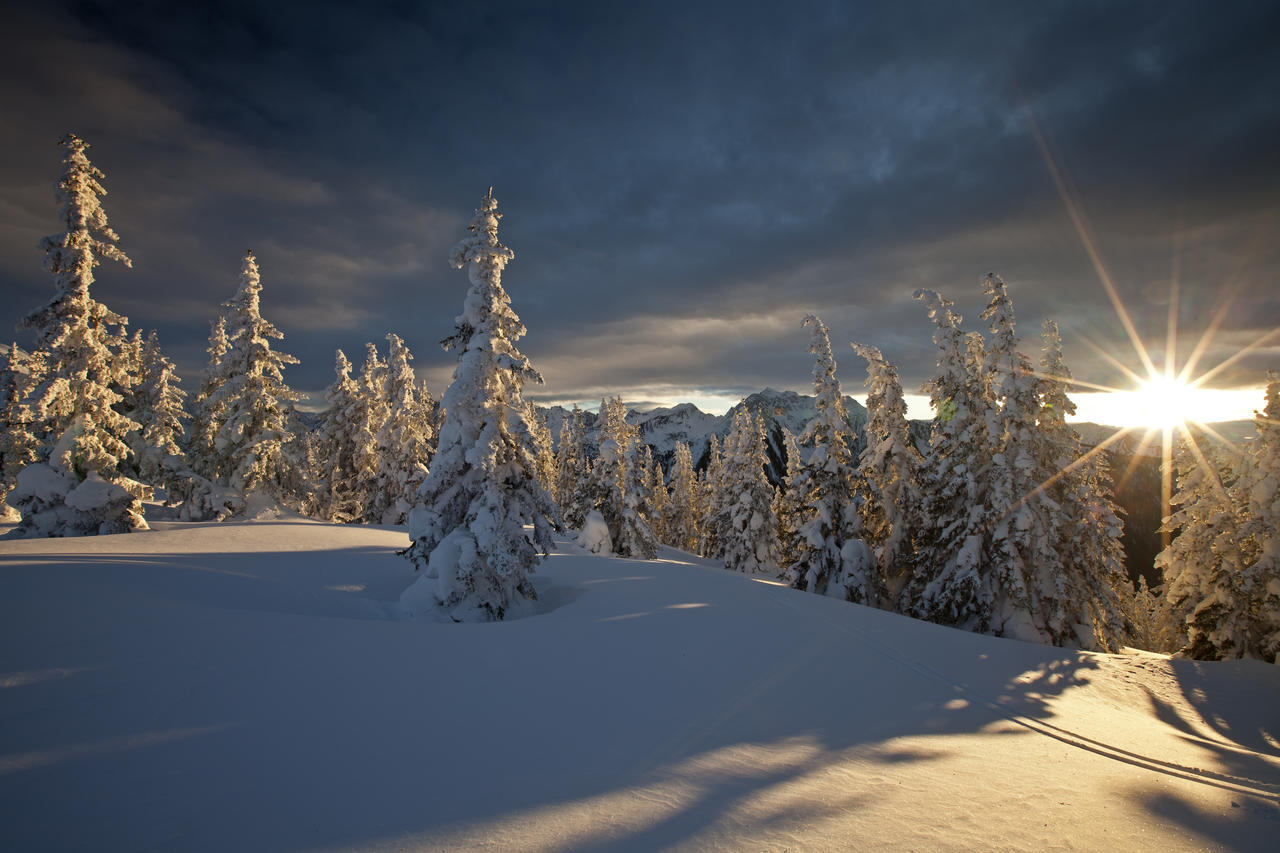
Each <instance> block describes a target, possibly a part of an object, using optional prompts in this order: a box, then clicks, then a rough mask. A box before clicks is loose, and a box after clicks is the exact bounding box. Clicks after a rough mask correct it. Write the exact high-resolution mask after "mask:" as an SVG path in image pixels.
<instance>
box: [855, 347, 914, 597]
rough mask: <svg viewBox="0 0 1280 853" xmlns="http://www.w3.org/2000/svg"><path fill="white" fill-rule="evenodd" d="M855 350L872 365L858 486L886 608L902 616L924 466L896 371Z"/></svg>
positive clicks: (877, 355)
mask: <svg viewBox="0 0 1280 853" xmlns="http://www.w3.org/2000/svg"><path fill="white" fill-rule="evenodd" d="M852 346H853V349H854V351H855V352H857V353H858V355H860V356H862V357H863V358H864V359H866V362H867V381H866V387H867V425H866V436H867V446H866V447H865V448H864V449H863V451H862V455H861V457H860V458H859V461H858V471H859V475H860V477H859V480H860V483H859V485H860V488H862V489H864V490H865V493H864V495H863V500H862V503H861V509H862V527H863V531H864V535H865V537H866V540H867V542H868V544H870V545H871V546H872V547H873V548H874V549H875V556H876V565H877V574H878V576H879V578H880V583H881V585H882V588H883V590H884V595H885V601H884V604H885V606H886V607H887V609H890V610H897V609H898V608H899V603H900V599H901V596H902V591H903V589H904V588H905V586H906V583H907V581H908V580H909V579H910V576H911V572H912V566H913V559H914V554H915V551H914V538H915V534H916V530H917V528H918V527H919V524H920V521H919V517H920V493H919V478H920V471H921V468H922V466H923V463H924V460H923V459H922V458H921V456H920V451H918V450H917V449H916V446H915V444H914V443H913V442H912V440H911V431H910V426H909V424H908V422H907V403H906V399H905V398H904V397H903V394H902V384H901V383H900V382H899V381H898V370H897V368H895V367H894V366H893V365H892V364H890V363H889V362H888V361H886V360H885V358H884V355H883V354H882V353H881V352H880V350H879V349H877V348H876V347H873V346H866V345H864V344H857V343H855V344H852Z"/></svg>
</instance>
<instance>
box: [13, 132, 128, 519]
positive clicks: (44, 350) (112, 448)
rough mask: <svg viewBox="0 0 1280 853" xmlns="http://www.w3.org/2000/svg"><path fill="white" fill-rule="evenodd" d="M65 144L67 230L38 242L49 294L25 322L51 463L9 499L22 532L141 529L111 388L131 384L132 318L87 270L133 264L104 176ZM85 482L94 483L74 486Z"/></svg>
mask: <svg viewBox="0 0 1280 853" xmlns="http://www.w3.org/2000/svg"><path fill="white" fill-rule="evenodd" d="M62 145H63V148H64V149H65V151H66V156H65V158H64V159H63V163H64V165H65V167H66V168H65V170H64V172H63V175H62V179H61V180H60V181H59V182H58V185H57V198H58V203H59V205H60V208H61V210H60V218H61V220H62V223H63V225H64V226H65V230H64V231H62V232H60V233H58V234H54V235H52V236H50V237H46V238H44V240H42V241H41V243H40V247H41V248H42V249H43V250H44V252H45V267H46V269H48V270H49V271H50V272H51V273H53V277H54V289H55V294H54V297H53V299H52V300H51V301H50V302H48V303H47V304H45V305H44V306H42V307H41V308H38V309H36V310H35V311H32V312H31V313H30V314H28V315H27V317H26V318H25V320H24V321H23V325H24V326H25V327H27V328H31V329H34V330H35V331H36V336H37V340H36V346H35V351H36V359H35V363H36V364H37V365H39V371H38V374H39V375H38V382H37V383H36V384H35V385H34V387H33V388H32V389H31V391H30V392H29V394H28V399H27V405H28V406H29V407H30V409H29V411H30V412H31V413H32V421H33V424H34V429H33V430H32V433H33V434H34V435H35V436H36V437H37V438H38V439H39V440H40V441H41V444H42V448H41V450H40V456H41V458H42V459H45V460H47V466H46V465H44V464H42V463H35V464H33V465H32V466H29V467H28V468H27V469H26V472H24V473H26V474H27V476H26V477H25V483H24V482H23V480H24V478H23V476H19V483H18V488H16V489H15V490H14V491H13V492H12V493H11V494H10V502H11V504H12V505H13V506H15V507H16V508H17V509H18V510H19V512H21V513H22V517H23V520H22V523H21V525H20V526H19V528H18V535H25V536H62V535H84V534H89V533H114V532H122V531H127V530H135V529H145V527H146V523H145V522H144V521H143V520H142V511H141V505H140V504H139V502H138V500H137V498H138V497H140V496H141V495H142V494H143V493H144V489H143V487H142V486H141V484H138V483H136V482H135V481H133V480H131V479H129V478H127V477H126V476H125V474H124V470H123V469H124V467H125V464H126V463H127V461H128V458H129V456H130V450H129V446H128V444H127V437H128V435H129V433H130V432H131V431H132V430H136V429H138V427H139V425H138V424H137V423H136V422H135V421H133V420H131V419H130V418H128V417H126V416H125V415H123V414H121V413H120V412H119V411H117V409H116V406H117V404H119V403H120V401H121V396H120V394H119V393H118V390H117V389H118V388H119V387H121V386H123V385H128V384H130V380H129V378H128V377H127V375H126V373H125V368H126V367H127V364H125V363H123V362H122V360H121V359H120V358H119V357H118V353H119V350H120V349H121V347H122V345H123V344H124V341H125V334H126V326H127V324H128V320H127V318H125V317H123V316H121V315H119V314H117V313H115V312H114V311H112V310H110V309H109V308H107V307H106V306H105V305H103V304H102V303H100V302H98V301H97V300H95V299H94V298H93V296H92V295H91V294H90V292H89V286H90V285H91V284H92V283H93V280H94V275H93V268H94V267H95V266H97V265H98V264H99V263H100V262H101V260H102V259H106V260H114V261H119V262H120V263H123V264H124V265H125V266H131V263H130V261H129V258H128V257H127V256H126V255H125V254H124V252H123V251H121V249H120V247H119V246H118V245H116V242H117V241H118V240H119V235H117V234H116V232H115V231H113V230H112V229H111V228H110V227H109V226H108V224H107V216H106V213H105V212H104V211H103V209H102V203H101V197H102V196H103V195H105V194H106V190H105V189H103V187H102V184H101V183H100V181H101V179H102V178H103V174H102V172H101V171H99V170H98V169H97V168H95V167H94V166H93V165H92V164H91V163H90V162H89V159H88V157H86V156H85V149H86V148H88V145H87V144H86V143H85V142H84V141H83V140H82V139H80V138H79V137H77V136H75V135H74V134H72V135H68V136H67V137H66V138H64V139H63V140H62ZM36 468H40V469H44V470H40V471H37V470H34V469H36ZM27 472H29V473H27ZM86 480H92V481H93V482H92V483H90V484H89V485H87V486H85V487H84V488H83V489H82V488H80V486H81V485H84V483H85V481H86ZM73 493H74V494H73ZM68 500H70V501H72V503H71V504H67V503H66V501H68ZM95 501H96V503H95Z"/></svg>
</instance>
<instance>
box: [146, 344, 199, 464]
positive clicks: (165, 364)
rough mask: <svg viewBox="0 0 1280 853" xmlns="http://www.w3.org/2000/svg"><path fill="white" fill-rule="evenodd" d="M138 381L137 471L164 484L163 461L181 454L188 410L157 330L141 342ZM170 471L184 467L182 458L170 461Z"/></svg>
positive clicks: (184, 393)
mask: <svg viewBox="0 0 1280 853" xmlns="http://www.w3.org/2000/svg"><path fill="white" fill-rule="evenodd" d="M140 380H141V381H140V382H139V383H138V385H137V387H136V388H135V389H134V399H135V401H136V405H137V409H136V410H135V411H136V413H135V414H134V415H133V417H134V419H135V420H137V421H138V422H139V423H140V424H142V431H141V433H139V434H138V437H137V439H136V442H135V445H134V453H135V454H136V456H137V459H138V472H139V475H140V476H141V478H142V481H143V482H145V483H151V484H153V485H164V486H167V485H168V483H167V482H166V481H165V470H166V461H168V460H169V457H171V456H178V457H181V456H182V455H183V454H182V447H181V442H182V441H183V439H184V437H185V434H186V429H185V427H184V422H185V421H186V420H187V410H186V407H185V405H184V404H183V400H184V399H186V396H187V392H186V391H183V390H182V389H181V388H179V387H178V384H179V382H180V380H179V379H178V374H177V370H176V368H175V367H174V364H173V362H172V361H171V360H170V359H169V357H168V356H166V355H165V354H164V352H163V351H162V350H161V349H160V342H159V341H158V340H157V338H156V333H155V332H152V333H151V334H149V335H148V336H147V339H146V341H144V342H143V345H142V352H141V373H140ZM167 467H168V468H169V469H170V470H172V469H175V468H181V467H185V460H174V461H169V462H168V466H167Z"/></svg>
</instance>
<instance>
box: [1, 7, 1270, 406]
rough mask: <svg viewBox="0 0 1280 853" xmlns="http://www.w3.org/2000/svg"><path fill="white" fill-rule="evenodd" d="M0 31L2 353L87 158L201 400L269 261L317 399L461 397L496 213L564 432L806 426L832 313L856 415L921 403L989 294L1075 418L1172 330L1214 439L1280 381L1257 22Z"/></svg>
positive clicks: (33, 299)
mask: <svg viewBox="0 0 1280 853" xmlns="http://www.w3.org/2000/svg"><path fill="white" fill-rule="evenodd" d="M4 19H5V26H4V27H3V29H2V31H0V81H3V82H0V115H3V116H4V121H3V122H0V154H3V156H2V157H0V328H3V329H6V330H7V329H12V328H13V327H14V326H15V325H16V324H17V323H18V322H19V321H20V320H21V318H22V317H23V315H24V314H25V313H26V312H28V311H29V310H31V309H33V308H35V307H37V306H38V305H40V304H42V303H43V302H45V301H46V300H47V299H48V298H49V297H50V296H51V295H52V279H51V277H50V276H49V274H48V273H47V272H45V271H44V270H43V269H42V268H41V262H42V255H41V253H40V251H39V249H38V248H37V243H38V241H39V239H40V238H41V237H42V236H45V235H47V234H51V233H53V232H54V231H56V230H57V229H58V224H57V209H56V206H55V201H54V197H53V184H54V183H55V182H56V180H57V178H58V176H59V174H60V171H61V165H60V160H61V153H60V150H59V148H58V146H57V142H58V140H59V139H60V138H61V137H62V136H63V135H64V134H65V133H67V132H68V131H74V132H75V133H77V134H78V135H80V136H81V137H83V138H84V139H85V140H87V141H88V142H89V143H90V145H91V146H92V147H91V148H90V150H89V152H88V153H89V157H90V159H91V160H92V161H93V162H94V164H95V165H96V166H98V167H99V168H101V169H102V170H103V171H104V172H105V173H106V180H105V185H106V187H107V189H108V192H109V195H108V196H107V197H106V198H105V199H104V202H103V204H104V207H105V209H106V211H107V214H108V216H109V218H110V222H111V225H112V226H113V227H114V228H115V229H116V230H117V231H118V232H119V233H120V237H121V240H120V243H121V246H122V247H123V248H124V249H125V251H126V252H127V253H128V254H129V256H130V257H131V258H132V260H133V267H132V268H131V269H125V268H123V267H120V266H119V265H114V264H112V265H108V266H104V267H101V268H99V270H98V273H97V282H96V283H95V285H94V295H95V296H96V297H97V298H98V299H99V300H100V301H102V302H105V303H106V304H107V305H108V306H110V307H111V308H112V309H113V310H116V311H118V312H121V313H123V314H126V315H128V317H129V318H130V323H131V327H132V328H142V329H155V330H157V331H158V334H159V337H160V341H161V344H162V345H163V346H164V348H165V349H166V351H167V352H168V353H169V354H170V355H171V356H172V357H173V358H174V360H175V361H176V362H177V363H178V366H179V369H180V371H181V372H182V374H183V376H184V377H185V384H186V386H187V387H188V389H190V388H192V387H194V385H195V382H196V379H197V377H198V376H199V373H200V372H201V370H202V369H203V365H204V361H205V358H206V356H205V353H204V348H205V346H206V344H207V336H208V331H209V325H210V323H211V322H212V320H213V319H214V318H215V316H216V315H217V313H218V311H219V305H220V303H222V302H223V301H225V300H227V299H229V298H231V296H232V295H233V294H234V292H235V290H236V286H237V277H238V272H239V269H240V264H241V259H242V257H243V255H244V252H245V250H246V249H250V248H251V249H252V250H253V252H254V254H255V255H256V256H257V257H258V261H259V264H260V266H261V271H262V283H263V296H262V306H263V313H264V315H265V316H266V317H267V318H268V319H270V320H271V321H272V322H274V323H275V324H276V325H277V326H278V327H279V328H280V329H281V330H282V331H283V332H284V334H285V339H284V341H283V342H282V343H281V345H280V347H281V348H282V349H284V350H285V351H287V352H290V353H292V354H294V355H296V356H297V357H298V358H300V359H301V364H300V365H298V366H296V367H293V368H291V369H290V370H289V372H288V375H287V379H288V381H289V382H290V384H291V385H293V386H294V387H295V388H298V389H299V390H303V391H306V392H311V393H318V392H319V391H320V390H321V389H323V388H324V386H326V385H327V384H328V383H329V382H331V381H332V379H333V361H334V355H333V354H334V350H335V348H339V347H340V348H342V349H343V350H344V351H345V352H346V353H347V354H348V355H349V356H350V357H351V358H352V360H353V361H356V362H357V363H358V362H359V360H361V359H362V357H363V352H364V344H365V342H366V341H375V342H377V343H379V344H380V345H381V346H383V347H384V349H385V340H384V338H385V335H386V334H387V333H388V332H394V333H396V334H399V335H400V336H401V337H403V338H404V339H405V341H406V342H407V344H408V345H409V347H410V349H411V350H412V351H413V353H414V355H415V357H416V364H417V367H418V370H419V375H420V376H423V377H425V378H426V380H427V382H428V384H429V386H430V388H431V389H432V391H433V392H434V393H436V394H437V395H438V394H439V393H440V392H442V391H443V389H444V387H445V385H446V384H447V383H448V381H449V376H450V373H451V370H452V366H453V364H454V359H455V357H454V355H452V354H449V353H445V352H443V351H442V350H441V349H440V347H439V346H438V342H439V341H440V340H441V339H442V338H444V337H446V336H447V335H449V334H450V333H451V330H452V323H453V318H454V317H455V316H456V314H457V313H458V311H459V310H460V308H461V304H462V298H463V295H464V293H465V290H466V287H467V280H466V275H465V273H464V272H461V271H457V270H453V269H451V268H450V267H449V265H448V263H447V257H448V250H449V248H450V246H452V244H453V243H455V242H456V241H457V240H459V239H460V238H461V237H462V236H464V233H465V227H466V223H467V222H468V221H469V220H470V218H471V216H472V214H473V212H474V210H475V208H476V207H477V205H478V204H479V201H480V199H481V197H482V196H484V195H485V193H486V192H487V191H488V189H489V187H490V186H492V187H493V188H494V190H493V191H494V195H495V197H496V198H497V199H498V200H499V202H500V204H501V209H502V211H503V213H504V219H503V222H502V233H501V239H502V241H503V242H504V243H506V244H507V245H508V246H510V247H511V248H512V249H513V251H514V252H515V259H514V260H513V261H512V262H511V264H510V265H509V266H508V267H507V271H506V274H505V276H504V284H505V285H506V288H507V290H508V292H509V293H510V295H511V299H512V304H513V306H514V308H515V310H516V312H517V313H518V314H519V315H520V317H521V319H522V320H523V321H524V322H525V324H526V326H527V327H528V329H529V333H528V335H527V337H526V338H524V339H523V340H522V341H521V342H520V346H521V349H522V350H523V351H524V352H525V353H526V354H527V355H529V357H530V358H531V359H532V361H533V363H534V365H535V366H536V367H537V368H538V369H539V370H540V371H541V372H542V374H543V375H544V377H545V380H546V382H545V384H544V385H542V386H537V387H530V388H528V389H527V394H526V396H529V397H532V398H533V399H535V400H537V401H539V402H543V403H549V402H566V401H583V402H590V401H593V400H595V401H598V400H599V398H600V397H601V396H603V395H605V394H609V395H612V394H620V395H622V396H623V398H624V399H628V400H632V401H654V402H659V403H673V402H677V401H681V400H691V401H693V402H696V403H699V405H701V406H703V407H704V408H707V409H711V410H715V409H717V408H719V409H721V410H722V409H723V408H725V407H727V406H728V405H730V404H732V403H733V402H736V401H737V400H738V399H739V398H741V397H742V396H745V395H746V394H749V393H751V392H753V391H756V390H759V389H761V388H763V387H765V386H770V387H773V388H779V389H792V390H797V391H801V392H804V391H806V390H807V389H808V388H809V384H810V370H811V366H812V361H811V356H810V355H809V354H808V353H807V351H806V350H807V346H808V342H809V335H808V332H807V330H806V329H804V328H803V326H802V320H803V318H804V316H805V315H806V314H809V313H815V314H818V315H819V316H821V317H822V319H823V320H824V322H825V323H826V324H827V325H828V326H829V327H830V329H831V339H832V342H833V346H834V347H835V351H836V358H837V360H838V362H839V368H840V378H841V381H842V383H843V385H844V388H845V390H846V392H848V393H851V394H854V395H855V396H858V395H860V394H861V393H862V385H863V380H864V379H865V368H864V364H863V363H862V362H861V361H860V360H859V359H858V358H857V357H856V356H855V355H854V353H853V352H852V351H851V350H850V349H849V348H848V346H847V342H849V341H855V340H856V341H859V342H861V343H866V344H871V345H874V346H877V347H879V348H880V349H881V350H882V351H883V352H884V353H885V355H886V357H887V358H888V359H889V360H890V361H892V362H894V363H895V364H896V365H897V366H898V369H899V372H900V375H901V378H902V382H903V385H904V388H905V389H906V390H907V391H908V392H914V391H918V390H919V388H920V386H921V384H922V383H923V382H924V381H925V380H927V379H928V378H929V376H930V375H931V373H932V370H933V367H934V364H935V360H936V350H935V347H934V345H933V343H932V341H931V335H932V324H931V323H930V321H929V319H928V317H927V314H926V312H925V310H924V308H923V306H922V305H921V304H920V303H919V302H916V301H913V299H912V294H913V292H914V291H915V290H916V289H918V288H930V289H934V290H938V291H940V292H941V293H942V294H943V295H944V296H946V297H947V298H949V299H951V300H953V301H954V302H955V303H956V310H957V311H958V312H959V313H960V314H962V315H963V317H964V327H965V328H966V329H967V330H985V325H984V323H983V322H982V321H981V320H980V318H979V316H978V315H979V313H980V312H981V309H982V307H983V304H984V297H983V293H982V288H981V281H982V278H983V277H984V275H985V274H987V273H988V272H997V273H999V274H1000V275H1001V276H1003V278H1004V280H1005V281H1006V282H1007V284H1008V287H1009V292H1010V295H1011V296H1012V298H1013V301H1014V306H1015V309H1016V311H1017V315H1018V330H1019V332H1020V334H1021V335H1022V337H1023V345H1024V349H1025V351H1026V353H1027V354H1028V355H1029V356H1031V357H1032V358H1033V360H1038V357H1039V347H1040V342H1039V332H1040V326H1041V323H1042V322H1043V321H1044V320H1045V319H1053V320H1055V321H1056V322H1057V323H1058V325H1059V326H1060V328H1061V330H1062V336H1063V339H1064V345H1065V352H1066V357H1067V362H1068V364H1069V365H1070V367H1071V369H1072V372H1073V374H1074V375H1075V377H1076V378H1077V379H1079V380H1082V381H1084V382H1086V383H1090V384H1091V385H1096V386H1104V387H1108V388H1128V387H1132V385H1133V382H1132V377H1130V376H1129V375H1128V374H1127V371H1135V372H1137V373H1139V374H1144V373H1145V372H1146V370H1145V368H1144V367H1143V361H1142V359H1141V357H1140V356H1139V354H1138V353H1137V350H1136V348H1135V345H1134V340H1135V339H1136V340H1139V341H1141V342H1142V343H1143V345H1144V346H1145V348H1146V349H1147V350H1148V351H1149V352H1150V358H1151V359H1152V363H1153V364H1154V365H1155V366H1156V367H1157V369H1159V368H1161V366H1162V365H1163V364H1164V362H1165V357H1166V354H1167V352H1168V351H1169V349H1170V348H1169V347H1168V346H1167V343H1166V342H1167V341H1168V340H1170V338H1169V336H1168V335H1167V329H1168V327H1169V326H1170V318H1171V317H1172V318H1173V319H1174V320H1175V321H1176V323H1175V325H1176V327H1177V334H1176V335H1175V336H1173V338H1172V340H1173V341H1174V344H1175V346H1174V347H1173V350H1174V352H1175V358H1174V362H1175V363H1176V364H1177V365H1178V367H1179V368H1181V367H1182V366H1183V365H1184V364H1185V363H1186V361H1187V357H1188V355H1189V354H1190V353H1191V352H1192V351H1193V349H1195V347H1196V344H1197V342H1198V341H1200V340H1201V339H1202V338H1205V345H1204V347H1203V351H1202V353H1201V355H1200V357H1199V359H1198V360H1197V363H1196V365H1195V366H1194V368H1193V370H1192V372H1191V375H1192V376H1197V375H1200V374H1203V373H1204V372H1206V371H1207V370H1210V369H1212V368H1215V367H1217V366H1218V365H1220V364H1222V363H1223V362H1227V364H1226V365H1225V366H1224V367H1222V368H1221V369H1220V370H1216V371H1215V372H1212V373H1211V374H1210V376H1209V377H1208V378H1207V379H1206V380H1205V385H1206V387H1208V388H1211V389H1213V390H1214V391H1215V392H1216V393H1217V394H1218V395H1219V396H1216V397H1214V398H1213V399H1214V400H1218V401H1219V402H1216V403H1210V404H1206V406H1207V407H1208V408H1214V409H1217V407H1219V406H1221V407H1222V411H1223V412H1225V411H1226V410H1227V408H1228V407H1229V405H1230V406H1241V407H1242V408H1241V409H1240V410H1239V411H1236V410H1235V409H1232V412H1231V414H1232V416H1248V413H1249V410H1250V409H1252V408H1257V407H1261V405H1262V403H1263V399H1262V394H1261V391H1260V390H1258V389H1260V388H1261V386H1262V385H1263V384H1264V382H1265V379H1266V371H1267V369H1269V368H1280V335H1272V336H1271V337H1266V336H1267V335H1268V334H1269V333H1272V332H1274V331H1275V330H1276V328H1277V327H1278V326H1280V288H1277V287H1276V278H1277V271H1278V270H1280V240H1277V239H1276V238H1275V235H1276V233H1277V225H1278V224H1280V99H1277V98H1276V96H1275V93H1276V92H1277V91H1280V38H1277V36H1276V33H1280V6H1277V5H1276V4H1274V3H1253V2H1245V0H1241V2H1232V3H1230V4H1206V3H1180V2H1167V0H1166V2H1159V3H1146V2H1132V3H1123V4H1119V3H1110V2H1099V3H1089V2H1072V3H1056V2H1040V3H1025V2H1010V3H1000V2H990V3H972V4H967V3H966V4H960V3H948V2H939V3H915V2H901V0H899V2H892V3H853V2H835V3H807V2H799V3H795V4H787V5H785V6H784V5H783V4H778V3H761V4H755V3H750V2H743V0H738V2H732V3H699V2H682V3H664V2H647V3H627V4H623V3H599V2H584V3H530V4H525V3H517V2H509V3H496V4H490V3H484V2H463V3H410V2H401V3H389V4H379V3H362V4H358V5H357V4H354V3H351V4H344V3H326V2H305V3H302V2H289V0H281V2H275V3H271V4H262V3H238V2H225V3H218V4H216V5H214V4H210V5H208V6H205V5H202V4H199V3H186V4H174V3H170V2H145V1H144V2H132V3H111V2H74V3H58V2H41V3H34V2H27V3H22V2H19V3H10V4H7V9H6V11H5V13H4ZM1109 288H1110V289H1111V290H1110V291H1109ZM1117 305H1122V306H1124V309H1125V310H1124V312H1120V311H1117ZM1171 306H1172V307H1171ZM1126 315H1127V316H1128V318H1129V326H1130V329H1126V322H1125V320H1124V316H1126ZM1211 329H1213V330H1214V332H1215V333H1214V334H1213V335H1212V337H1211V339H1209V338H1206V337H1205V334H1206V332H1207V331H1209V330H1211ZM14 335H15V336H16V339H17V342H18V344H19V345H20V346H21V345H23V344H24V342H26V341H28V340H29V335H30V333H29V332H15V333H14ZM1242 351H1243V353H1242ZM1235 389H1245V390H1244V391H1243V392H1242V393H1241V392H1239V391H1238V390H1235ZM1082 390H1084V389H1083V388H1082ZM1078 399H1080V400H1082V401H1088V400H1089V399H1090V398H1089V397H1087V396H1085V395H1078ZM1228 399H1230V400H1232V401H1235V402H1232V403H1230V404H1228V403H1226V402H1224V401H1226V400H1228ZM1250 401H1252V402H1250ZM925 414H927V407H925V408H924V409H923V410H922V409H921V407H920V405H919V400H917V401H916V405H915V406H914V407H913V415H916V416H924V415H925ZM1210 414H1215V413H1213V412H1211V413H1210Z"/></svg>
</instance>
